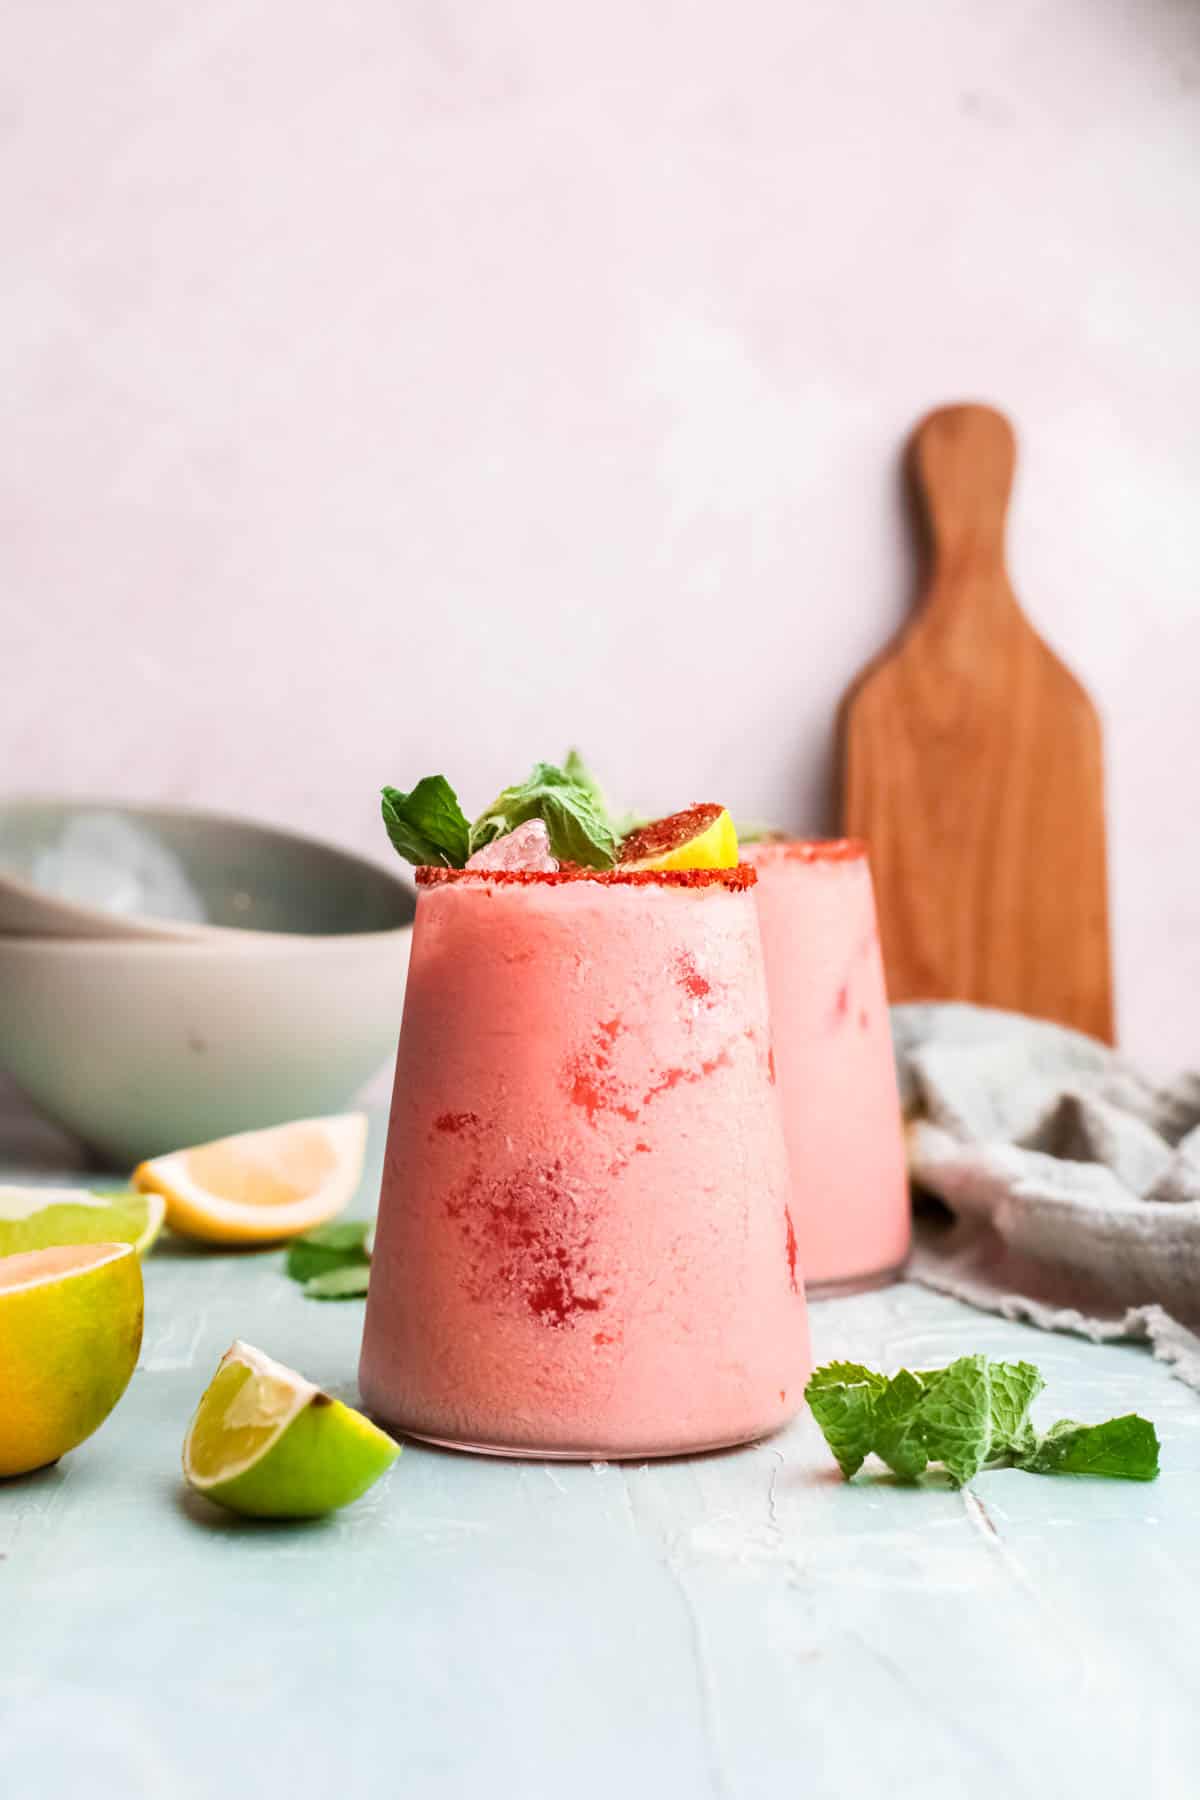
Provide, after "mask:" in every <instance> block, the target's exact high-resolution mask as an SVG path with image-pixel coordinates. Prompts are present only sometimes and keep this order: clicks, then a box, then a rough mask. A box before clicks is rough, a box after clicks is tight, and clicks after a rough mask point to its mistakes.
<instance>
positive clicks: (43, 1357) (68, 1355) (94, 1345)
mask: <svg viewBox="0 0 1200 1800" xmlns="http://www.w3.org/2000/svg"><path fill="white" fill-rule="evenodd" d="M141 1343H142V1269H141V1264H140V1263H139V1262H138V1259H137V1257H136V1255H135V1254H134V1251H133V1247H132V1245H130V1244H65V1245H64V1244H60V1245H55V1246H54V1247H53V1248H51V1249H48V1250H31V1251H26V1252H23V1253H21V1254H18V1255H14V1256H4V1257H0V1476H10V1475H25V1474H28V1472H29V1471H30V1470H31V1469H40V1468H42V1467H43V1466H44V1465H45V1464H46V1463H52V1462H57V1461H58V1459H59V1457H60V1456H64V1455H65V1454H66V1452H67V1451H68V1450H73V1449H74V1448H75V1446H76V1444H81V1443H82V1442H83V1440H84V1438H87V1437H91V1435H92V1433H93V1431H95V1430H96V1429H97V1427H98V1426H100V1425H102V1424H103V1423H104V1421H105V1419H107V1417H108V1415H109V1413H110V1412H111V1411H112V1409H113V1407H114V1406H115V1405H116V1404H117V1401H118V1400H119V1399H120V1398H121V1395H122V1394H123V1393H124V1392H125V1389H126V1387H127V1386H128V1385H129V1378H130V1376H131V1375H132V1374H133V1371H134V1368H135V1366H136V1364H137V1359H138V1351H139V1349H140V1348H141Z"/></svg>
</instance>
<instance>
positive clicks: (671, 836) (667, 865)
mask: <svg viewBox="0 0 1200 1800" xmlns="http://www.w3.org/2000/svg"><path fill="white" fill-rule="evenodd" d="M737 860H738V841H737V832H736V831H735V830H734V825H733V820H732V819H731V818H730V816H729V814H728V813H727V812H726V810H725V808H724V807H723V806H714V805H711V804H709V805H705V806H689V807H688V809H687V811H686V812H678V813H671V814H670V815H669V816H668V817H667V818H665V819H655V820H654V821H653V822H652V823H651V824H649V825H641V826H639V827H638V829H637V830H636V831H631V832H630V834H629V836H628V837H627V838H626V839H625V841H624V843H623V844H622V845H621V854H620V856H619V858H618V863H619V866H620V867H621V868H622V869H733V868H736V867H737Z"/></svg>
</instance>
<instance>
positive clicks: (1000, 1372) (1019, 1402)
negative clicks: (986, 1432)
mask: <svg viewBox="0 0 1200 1800" xmlns="http://www.w3.org/2000/svg"><path fill="white" fill-rule="evenodd" d="M991 1379H992V1395H991V1398H992V1442H991V1447H990V1449H989V1451H988V1455H989V1456H990V1457H994V1456H1005V1455H1007V1454H1008V1453H1009V1452H1010V1451H1015V1450H1016V1449H1017V1448H1018V1447H1019V1446H1020V1445H1022V1444H1024V1443H1026V1442H1027V1441H1028V1439H1029V1437H1030V1435H1031V1433H1032V1431H1033V1427H1032V1426H1031V1425H1030V1423H1029V1408H1030V1407H1031V1406H1032V1405H1033V1402H1034V1401H1035V1400H1036V1399H1037V1397H1038V1395H1039V1394H1040V1393H1041V1391H1042V1389H1043V1388H1044V1387H1045V1385H1046V1383H1045V1381H1044V1380H1043V1379H1042V1373H1041V1370H1040V1369H1035V1368H1034V1366H1033V1364H1032V1363H1027V1362H1019V1363H1004V1362H994V1363H993V1364H992V1365H991Z"/></svg>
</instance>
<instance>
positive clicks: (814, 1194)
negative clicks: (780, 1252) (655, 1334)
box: [744, 839, 911, 1293]
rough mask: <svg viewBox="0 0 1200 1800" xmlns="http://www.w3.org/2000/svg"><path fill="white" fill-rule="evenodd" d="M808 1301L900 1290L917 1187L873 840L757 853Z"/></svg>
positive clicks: (764, 848) (749, 849)
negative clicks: (891, 1287) (909, 1155)
mask: <svg viewBox="0 0 1200 1800" xmlns="http://www.w3.org/2000/svg"><path fill="white" fill-rule="evenodd" d="M744 854H745V856H746V857H747V859H748V860H749V861H750V862H752V863H753V865H754V867H755V868H756V869H757V871H758V887H757V889H756V894H757V901H758V911H759V918H760V921H761V924H762V937H763V952H764V955H765V957H766V965H767V985H768V989H769V992H770V997H771V1030H772V1039H773V1042H774V1045H775V1057H776V1062H777V1064H778V1071H779V1091H780V1095H781V1097H782V1100H783V1117H784V1128H785V1131H786V1133H787V1142H788V1150H789V1153H790V1155H791V1163H792V1181H793V1190H794V1194H795V1207H794V1217H795V1222H796V1235H797V1237H798V1238H799V1241H800V1260H801V1263H802V1265H803V1268H804V1273H805V1276H806V1278H807V1281H808V1287H809V1292H810V1293H812V1292H813V1291H814V1290H815V1291H818V1292H819V1291H820V1289H821V1288H822V1287H825V1288H827V1289H836V1288H841V1289H850V1288H857V1287H869V1286H873V1285H875V1284H876V1283H878V1282H883V1281H887V1280H889V1279H890V1278H891V1277H892V1276H893V1275H895V1274H896V1273H897V1272H898V1271H899V1269H900V1267H901V1265H902V1264H903V1262H904V1260H905V1258H906V1257H907V1255H908V1249H909V1238H910V1234H911V1224H910V1211H909V1199H908V1179H907V1175H906V1171H905V1160H904V1139H903V1131H902V1127H901V1121H900V1104H899V1100H898V1098H897V1092H896V1070H895V1063H894V1060H893V1055H892V1039H891V1032H890V1029H889V1025H888V1008H887V994H886V991H885V988H884V979H883V961H882V958H881V956H880V950H879V932H878V927H877V924H876V919H875V897H874V893H873V891H872V887H871V871H870V867H869V865H868V863H867V854H866V849H865V847H864V846H863V845H862V844H859V843H854V842H851V841H849V840H845V839H839V840H833V841H830V842H791V843H762V844H750V845H747V846H746V847H745V849H744Z"/></svg>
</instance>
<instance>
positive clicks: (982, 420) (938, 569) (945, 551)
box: [910, 406, 1017, 579]
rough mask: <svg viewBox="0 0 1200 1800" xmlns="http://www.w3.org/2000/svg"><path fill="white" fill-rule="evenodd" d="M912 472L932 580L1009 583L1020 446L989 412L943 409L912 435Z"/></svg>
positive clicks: (1008, 427) (1001, 416)
mask: <svg viewBox="0 0 1200 1800" xmlns="http://www.w3.org/2000/svg"><path fill="white" fill-rule="evenodd" d="M910 458H911V468H912V474H913V480H914V482H915V484H916V488H917V492H918V494H919V495H920V498H921V502H922V504H923V506H924V509H925V516H926V520H927V522H928V527H929V536H930V547H931V550H932V553H933V562H934V574H935V575H939V574H940V575H949V574H951V573H955V574H960V575H961V574H963V573H965V572H966V571H967V570H969V569H974V571H975V572H976V573H978V574H984V573H987V574H990V575H992V576H996V575H999V576H1000V577H1001V578H1002V579H1003V578H1004V519H1005V514H1006V513H1007V511H1008V496H1009V494H1010V492H1011V490H1012V479H1013V468H1014V466H1015V464H1016V459H1017V440H1016V435H1015V433H1014V432H1013V428H1012V426H1011V425H1010V424H1009V422H1008V420H1007V419H1006V418H1005V416H1004V414H1003V413H1000V412H996V411H994V409H993V408H992V407H990V406H941V407H939V408H938V410H937V411H936V412H931V413H930V414H928V416H927V417H926V418H924V419H922V421H921V423H920V424H919V425H918V426H917V428H916V430H915V431H914V432H913V435H912V443H911V446H910Z"/></svg>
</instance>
